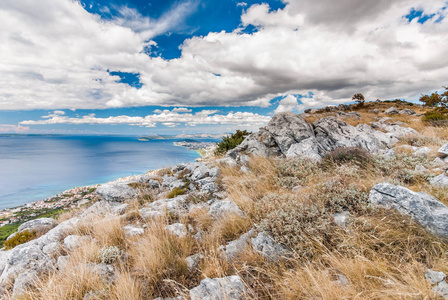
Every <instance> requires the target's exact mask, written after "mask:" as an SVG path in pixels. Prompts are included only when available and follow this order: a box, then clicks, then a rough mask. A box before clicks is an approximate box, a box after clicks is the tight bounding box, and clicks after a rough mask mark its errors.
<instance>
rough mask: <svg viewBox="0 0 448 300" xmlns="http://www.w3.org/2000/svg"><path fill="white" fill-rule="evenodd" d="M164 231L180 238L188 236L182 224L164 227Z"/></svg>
mask: <svg viewBox="0 0 448 300" xmlns="http://www.w3.org/2000/svg"><path fill="white" fill-rule="evenodd" d="M165 229H166V230H167V231H168V232H169V233H171V234H173V235H176V236H178V237H180V238H183V237H186V236H187V235H188V230H187V227H186V226H185V225H184V224H182V223H174V224H171V225H167V226H165Z"/></svg>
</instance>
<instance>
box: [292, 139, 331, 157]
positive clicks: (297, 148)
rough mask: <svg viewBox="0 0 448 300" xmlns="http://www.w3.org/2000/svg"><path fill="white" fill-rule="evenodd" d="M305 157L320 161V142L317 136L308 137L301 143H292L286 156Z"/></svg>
mask: <svg viewBox="0 0 448 300" xmlns="http://www.w3.org/2000/svg"><path fill="white" fill-rule="evenodd" d="M296 156H298V157H304V158H309V159H311V160H315V161H320V160H321V159H322V156H320V155H319V144H318V142H317V140H316V138H315V137H309V138H306V139H304V140H302V141H300V142H299V143H296V144H292V145H291V147H290V148H289V149H288V151H287V152H286V157H296Z"/></svg>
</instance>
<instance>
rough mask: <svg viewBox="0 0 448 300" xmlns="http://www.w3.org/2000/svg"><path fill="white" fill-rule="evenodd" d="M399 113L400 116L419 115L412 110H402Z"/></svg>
mask: <svg viewBox="0 0 448 300" xmlns="http://www.w3.org/2000/svg"><path fill="white" fill-rule="evenodd" d="M398 113H399V114H400V115H415V114H417V113H416V112H415V111H413V110H412V109H410V108H405V109H402V110H400V111H399V112H398Z"/></svg>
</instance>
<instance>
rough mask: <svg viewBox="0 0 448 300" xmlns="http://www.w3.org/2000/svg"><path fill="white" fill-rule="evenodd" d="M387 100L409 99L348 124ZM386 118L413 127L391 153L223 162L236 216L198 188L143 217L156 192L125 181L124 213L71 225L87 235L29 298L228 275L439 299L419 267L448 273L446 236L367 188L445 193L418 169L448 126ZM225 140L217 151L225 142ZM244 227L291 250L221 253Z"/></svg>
mask: <svg viewBox="0 0 448 300" xmlns="http://www.w3.org/2000/svg"><path fill="white" fill-rule="evenodd" d="M391 105H394V106H399V107H400V108H409V106H410V105H409V104H408V103H406V102H404V101H401V100H397V101H395V102H392V104H390V103H384V102H379V103H376V102H375V103H365V104H364V106H363V108H359V107H356V110H357V112H359V113H360V115H361V119H356V120H350V119H349V120H347V122H351V124H354V125H357V124H360V123H369V122H371V121H375V118H376V117H377V115H376V113H373V112H369V110H372V109H373V108H377V107H381V108H383V109H384V108H388V107H390V106H391ZM415 110H416V111H417V112H418V113H424V112H425V111H426V110H427V109H425V108H422V107H419V106H417V107H416V108H415ZM326 114H327V112H324V113H322V115H319V116H311V117H309V118H319V117H322V116H326ZM394 118H395V119H396V120H400V121H402V122H403V123H405V124H406V125H407V126H411V127H413V128H414V129H416V130H417V131H418V132H419V133H420V134H421V135H415V136H407V137H404V138H402V139H401V140H400V141H399V143H398V147H397V148H396V155H393V156H387V155H379V154H370V153H368V152H367V151H365V150H363V149H362V148H358V147H350V148H347V147H341V148H337V149H336V150H334V151H333V152H330V153H329V154H327V155H326V156H325V157H324V158H323V160H322V161H320V162H317V161H313V160H308V159H303V158H264V157H253V158H252V159H251V160H250V162H248V164H247V166H246V167H247V170H246V171H244V172H243V171H241V169H240V168H239V167H238V166H229V165H224V164H223V165H220V166H219V167H220V171H221V178H220V179H219V180H218V181H217V182H219V184H220V186H219V189H218V190H219V191H225V192H226V194H225V196H224V197H226V198H228V199H231V200H232V201H234V202H235V203H236V204H237V205H238V207H239V208H241V210H242V211H243V212H244V214H238V213H235V214H229V215H227V216H226V217H225V218H221V219H217V220H216V219H213V218H212V216H211V215H210V213H209V211H208V209H207V208H206V207H204V206H201V205H202V204H204V203H206V202H208V201H209V200H212V201H211V202H213V200H216V199H215V198H216V197H212V196H211V195H210V194H204V193H199V192H198V193H190V194H188V196H187V197H186V199H187V200H186V201H187V202H188V203H190V204H191V203H192V204H196V206H194V207H193V208H191V209H189V210H188V212H186V213H185V214H184V215H175V214H173V213H171V212H169V211H167V212H166V214H162V215H161V216H160V217H158V218H151V219H143V218H142V217H141V215H140V212H139V209H140V208H142V207H145V205H147V204H148V203H150V202H152V201H154V200H155V199H157V198H156V197H155V195H154V192H153V191H152V190H151V188H149V187H148V186H145V185H140V184H137V185H134V188H136V189H138V190H139V191H140V193H141V194H139V196H138V197H136V199H133V200H132V201H130V202H129V208H128V212H127V213H126V215H124V216H122V217H120V218H116V217H115V218H114V217H106V218H98V219H95V218H94V219H91V220H89V221H83V222H81V223H80V224H78V227H77V229H76V231H75V232H74V233H76V234H78V235H88V236H90V237H91V240H89V241H87V242H85V243H84V244H82V245H81V246H80V247H79V248H77V249H75V250H74V251H72V252H71V253H70V259H69V261H68V264H67V266H66V267H65V268H64V269H61V270H57V271H54V272H50V273H49V274H47V276H46V277H42V278H41V281H40V282H39V283H38V285H37V288H36V289H34V290H32V291H30V292H29V294H28V295H27V297H28V298H26V299H50V300H51V299H83V298H84V297H85V295H86V294H88V293H90V294H89V296H90V297H91V299H130V300H132V299H154V298H156V297H177V296H181V297H183V296H185V297H188V290H189V289H191V288H193V287H195V286H197V285H198V284H199V282H200V281H201V280H202V279H204V278H215V277H224V276H228V275H234V274H237V275H239V276H240V277H241V278H242V280H243V281H244V284H245V286H246V287H247V290H248V292H247V295H246V297H247V299H328V300H330V299H331V300H332V299H369V300H370V299H437V298H435V295H434V294H433V293H431V288H432V286H431V284H429V283H428V282H427V281H426V280H425V272H426V270H427V269H428V268H435V269H437V271H443V272H445V273H446V272H448V259H447V252H448V241H446V240H444V239H441V238H437V237H435V236H434V235H432V234H430V233H428V231H426V230H425V229H423V227H422V226H420V225H419V224H418V223H416V222H415V221H413V220H412V219H411V218H410V217H407V216H404V215H402V214H399V213H397V212H395V211H392V210H387V209H383V208H375V207H373V206H372V205H370V204H369V202H368V197H369V192H370V190H371V189H372V187H373V186H374V185H376V184H377V183H380V182H385V181H387V182H390V183H394V184H398V185H401V186H404V187H407V188H411V189H413V190H415V191H423V192H428V193H430V194H432V195H434V196H435V197H437V198H438V199H439V200H440V201H442V202H444V203H448V196H447V195H448V190H447V189H446V188H443V187H433V186H431V185H430V184H429V180H430V179H431V177H432V176H433V175H431V174H428V173H424V172H420V171H418V168H417V167H419V166H429V165H431V162H432V161H433V160H434V158H435V157H436V151H437V149H438V147H440V146H441V145H442V144H444V143H446V141H447V140H448V132H447V131H446V129H443V128H440V127H435V126H432V125H431V124H430V123H427V122H424V117H420V116H412V117H410V116H402V115H394ZM237 133H238V132H237ZM243 137H244V135H243V136H240V138H241V141H242V138H243ZM229 138H230V137H229ZM234 140H235V143H236V140H237V139H236V138H235V139H234ZM223 143H224V144H226V145H230V144H232V143H233V142H230V141H228V140H226V142H225V141H224V140H223ZM412 146H416V147H423V146H426V147H429V148H430V150H431V151H430V152H429V153H428V154H427V155H425V156H424V155H422V156H419V155H410V153H409V150H408V149H409V148H411V147H412ZM222 147H223V148H222V149H224V150H223V152H220V153H221V154H222V153H225V151H227V150H228V149H230V148H226V147H227V146H222ZM400 147H401V148H400ZM165 174H169V175H173V176H175V177H176V178H177V179H179V180H184V179H185V176H187V175H188V174H189V171H187V170H186V169H184V170H182V171H179V172H176V170H175V169H164V170H162V171H160V172H159V173H158V175H159V176H163V175H165ZM157 178H159V177H157ZM154 180H157V179H154ZM187 183H188V182H186V184H187ZM185 193H187V189H186V188H175V189H172V190H171V191H170V193H168V191H167V192H166V193H165V194H164V197H168V198H174V197H175V196H177V195H181V194H185ZM224 197H223V198H224ZM143 199H145V200H143ZM341 214H344V216H346V220H345V221H344V222H342V223H341V221H340V220H338V219H337V217H338V216H340V215H341ZM175 222H180V223H182V224H185V226H186V228H188V232H189V234H188V235H186V236H176V235H173V234H170V232H169V231H168V230H167V229H166V225H169V224H173V223H175ZM129 224H133V225H138V226H140V227H141V228H145V230H144V233H142V235H139V236H133V235H127V234H126V232H125V230H124V229H123V226H125V225H129ZM251 228H255V229H256V230H259V231H262V230H264V231H265V232H267V233H269V234H270V235H271V236H272V238H273V239H274V241H276V242H278V243H280V244H281V245H283V246H285V247H286V248H287V249H288V254H286V255H285V256H284V257H282V259H281V260H278V261H272V260H269V259H267V258H266V257H264V256H263V255H261V254H260V253H259V252H257V251H254V250H253V248H252V247H246V248H245V247H244V245H243V246H241V248H242V249H244V250H243V251H242V253H241V254H240V255H239V256H238V257H236V258H235V259H234V260H232V261H228V260H227V259H226V258H225V257H224V255H223V253H222V247H223V245H226V243H227V242H230V241H233V240H235V239H238V238H239V237H240V236H241V235H242V234H245V233H247V232H248V231H249V230H250V229H251ZM62 251H65V250H62ZM66 252H67V251H66ZM197 253H200V254H201V255H203V258H202V259H201V260H200V262H199V263H198V266H197V268H196V269H194V270H188V265H187V263H186V260H185V259H186V258H187V257H189V256H190V255H193V254H197ZM65 254H67V253H65ZM91 263H108V264H111V265H112V266H113V267H114V269H115V280H113V281H109V283H108V282H106V281H104V279H102V278H101V277H100V276H99V275H98V274H97V273H95V272H93V271H92V269H91V268H89V264H91ZM89 299H90V298H89Z"/></svg>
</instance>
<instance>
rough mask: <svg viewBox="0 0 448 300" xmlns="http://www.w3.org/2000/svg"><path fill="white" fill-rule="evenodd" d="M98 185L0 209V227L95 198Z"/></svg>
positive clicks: (47, 214) (76, 206) (48, 214)
mask: <svg viewBox="0 0 448 300" xmlns="http://www.w3.org/2000/svg"><path fill="white" fill-rule="evenodd" d="M97 187H98V185H95V186H86V187H77V188H73V189H70V190H67V191H64V192H62V193H60V194H58V195H56V196H52V197H49V198H46V199H43V200H39V201H35V202H31V203H27V204H24V205H21V206H17V207H14V208H4V209H2V210H0V227H3V226H5V225H9V224H18V223H23V222H26V221H28V220H31V219H35V218H37V217H41V216H42V215H46V216H55V215H58V214H60V213H62V212H63V211H66V210H69V209H72V208H78V207H80V206H82V205H86V204H88V203H90V202H92V201H95V200H96V199H97V197H98V196H97V195H96V194H95V193H94V192H95V190H96V188H97Z"/></svg>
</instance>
